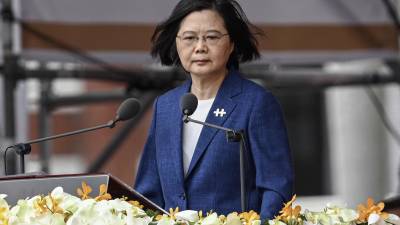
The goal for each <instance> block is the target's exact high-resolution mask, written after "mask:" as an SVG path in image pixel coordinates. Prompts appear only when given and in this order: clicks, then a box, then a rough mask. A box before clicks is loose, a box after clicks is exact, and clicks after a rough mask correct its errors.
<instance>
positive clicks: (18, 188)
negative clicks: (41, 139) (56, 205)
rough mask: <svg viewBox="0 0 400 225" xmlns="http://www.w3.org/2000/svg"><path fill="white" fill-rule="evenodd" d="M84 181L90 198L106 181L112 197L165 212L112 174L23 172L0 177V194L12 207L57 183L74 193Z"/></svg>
mask: <svg viewBox="0 0 400 225" xmlns="http://www.w3.org/2000/svg"><path fill="white" fill-rule="evenodd" d="M83 181H84V182H86V184H88V185H89V186H91V187H92V189H93V191H92V193H91V195H92V196H93V197H94V196H97V195H98V194H99V193H98V191H99V190H98V187H99V186H100V185H101V184H105V185H106V186H107V191H108V193H110V194H111V196H112V197H113V198H121V197H127V198H128V199H129V200H136V201H139V202H140V204H142V205H143V206H144V207H145V208H146V209H151V210H153V211H159V212H161V213H163V214H168V213H167V212H166V211H165V210H164V209H162V208H161V207H159V206H158V205H156V204H155V203H153V202H152V201H150V200H149V199H147V198H146V197H144V196H143V195H141V194H140V193H139V192H137V191H135V190H134V189H133V188H132V187H130V186H128V185H127V184H125V183H124V182H122V181H121V180H119V179H117V178H116V177H114V176H112V175H111V174H68V175H44V174H29V175H27V174H25V175H16V176H6V177H0V194H6V195H7V198H6V200H7V202H8V204H10V205H11V206H14V205H16V203H17V201H18V200H19V199H25V198H27V197H33V196H35V195H39V194H45V195H47V194H48V193H50V192H51V191H52V190H53V189H54V188H56V187H58V186H60V187H62V188H63V189H64V192H66V193H69V194H71V195H77V193H76V190H77V188H80V187H82V182H83Z"/></svg>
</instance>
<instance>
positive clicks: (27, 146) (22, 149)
mask: <svg viewBox="0 0 400 225" xmlns="http://www.w3.org/2000/svg"><path fill="white" fill-rule="evenodd" d="M139 111H140V103H139V101H138V100H136V99H134V98H128V99H126V100H125V101H124V102H122V104H121V105H120V106H119V108H118V111H117V114H116V116H115V119H114V120H110V121H109V122H108V123H106V124H102V125H98V126H95V127H90V128H85V129H81V130H76V131H71V132H66V133H62V134H57V135H54V136H50V137H44V138H39V139H34V140H31V141H27V142H25V143H19V144H15V145H12V146H9V147H7V148H6V150H5V152H4V173H5V175H7V163H6V162H7V151H8V150H9V149H10V148H13V149H14V150H15V152H16V153H17V154H18V155H19V156H20V173H25V155H26V154H29V153H30V152H31V144H35V143H39V142H44V141H49V140H54V139H58V138H62V137H67V136H72V135H76V134H81V133H85V132H89V131H94V130H98V129H102V128H106V127H108V128H113V127H115V124H116V123H117V122H119V121H125V120H128V119H131V118H133V117H134V116H136V115H137V113H138V112H139Z"/></svg>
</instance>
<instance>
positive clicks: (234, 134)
mask: <svg viewBox="0 0 400 225" xmlns="http://www.w3.org/2000/svg"><path fill="white" fill-rule="evenodd" d="M183 122H184V123H188V122H193V123H197V124H201V125H203V126H207V127H212V128H215V129H219V130H224V131H225V132H226V139H227V140H228V141H229V142H240V143H239V145H240V147H239V157H240V158H239V160H240V205H241V208H242V212H246V211H247V204H246V202H247V195H246V185H245V184H246V182H245V181H246V179H245V178H246V175H245V171H244V167H245V164H244V163H245V162H244V150H245V149H246V146H245V144H246V143H245V139H244V131H243V130H239V131H235V130H232V129H229V128H226V127H221V126H217V125H215V124H211V123H207V122H202V121H199V120H195V119H192V118H190V117H189V115H186V114H185V115H184V116H183Z"/></svg>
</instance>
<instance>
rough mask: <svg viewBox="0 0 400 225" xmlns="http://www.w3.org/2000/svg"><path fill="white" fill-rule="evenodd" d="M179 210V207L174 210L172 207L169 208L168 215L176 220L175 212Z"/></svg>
mask: <svg viewBox="0 0 400 225" xmlns="http://www.w3.org/2000/svg"><path fill="white" fill-rule="evenodd" d="M178 212H179V207H176V208H175V210H174V209H173V208H169V217H170V218H171V219H172V220H176V217H175V214H177V213H178Z"/></svg>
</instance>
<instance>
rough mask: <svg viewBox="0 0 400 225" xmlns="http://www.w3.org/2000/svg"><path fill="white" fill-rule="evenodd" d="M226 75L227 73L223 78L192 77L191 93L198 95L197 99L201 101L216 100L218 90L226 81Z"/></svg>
mask: <svg viewBox="0 0 400 225" xmlns="http://www.w3.org/2000/svg"><path fill="white" fill-rule="evenodd" d="M226 75H227V73H225V74H224V75H221V76H209V77H196V76H192V87H191V89H190V92H192V93H193V94H194V95H196V97H197V99H199V100H205V99H210V98H215V96H216V95H217V92H218V89H219V87H220V86H221V84H222V82H223V81H224V79H225V77H226Z"/></svg>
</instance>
